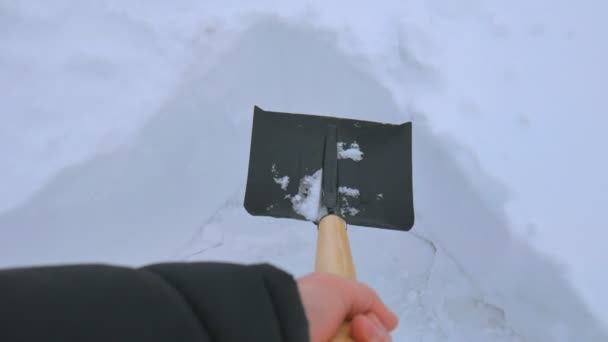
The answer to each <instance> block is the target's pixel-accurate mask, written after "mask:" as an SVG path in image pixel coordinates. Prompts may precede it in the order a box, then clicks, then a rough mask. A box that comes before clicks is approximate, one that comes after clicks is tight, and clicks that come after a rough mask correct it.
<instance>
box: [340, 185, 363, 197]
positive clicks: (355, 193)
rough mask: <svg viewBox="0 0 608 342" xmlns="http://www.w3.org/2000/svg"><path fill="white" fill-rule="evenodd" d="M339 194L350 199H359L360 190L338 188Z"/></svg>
mask: <svg viewBox="0 0 608 342" xmlns="http://www.w3.org/2000/svg"><path fill="white" fill-rule="evenodd" d="M338 192H340V193H341V194H342V195H345V196H350V197H355V198H357V197H359V189H353V188H349V187H347V186H341V187H339V188H338Z"/></svg>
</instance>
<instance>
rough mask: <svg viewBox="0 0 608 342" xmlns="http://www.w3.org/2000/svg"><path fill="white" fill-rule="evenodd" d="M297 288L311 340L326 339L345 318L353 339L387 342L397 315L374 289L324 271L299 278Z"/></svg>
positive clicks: (312, 341)
mask: <svg viewBox="0 0 608 342" xmlns="http://www.w3.org/2000/svg"><path fill="white" fill-rule="evenodd" d="M297 283H298V288H299V290H300V297H301V298H302V302H303V304H304V311H306V317H307V318H308V322H309V331H310V338H311V342H327V341H328V340H329V339H331V338H332V337H334V335H335V334H336V332H337V331H338V328H339V327H340V326H341V325H342V323H343V322H344V321H346V320H350V321H351V330H350V335H351V337H352V338H353V339H354V340H355V341H357V342H368V341H369V342H376V341H377V342H390V341H392V339H391V337H390V335H389V332H390V331H392V330H394V329H395V327H397V324H398V318H397V316H396V315H395V314H394V313H393V312H392V311H390V310H389V309H388V308H387V307H386V305H385V304H384V303H383V302H382V300H381V299H380V297H378V295H377V294H376V292H375V291H374V290H372V289H371V288H369V287H367V286H365V285H364V284H362V283H360V282H358V281H356V280H350V279H346V278H342V277H339V276H335V275H332V274H328V273H312V274H309V275H307V276H304V277H302V278H299V279H298V281H297Z"/></svg>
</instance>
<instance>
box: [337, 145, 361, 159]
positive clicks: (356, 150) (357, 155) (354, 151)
mask: <svg viewBox="0 0 608 342" xmlns="http://www.w3.org/2000/svg"><path fill="white" fill-rule="evenodd" d="M344 145H345V143H344V142H338V159H352V160H354V161H361V160H363V152H362V151H361V149H360V147H359V144H357V142H354V143H352V144H350V146H348V149H346V150H345V149H344Z"/></svg>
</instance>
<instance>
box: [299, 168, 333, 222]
mask: <svg viewBox="0 0 608 342" xmlns="http://www.w3.org/2000/svg"><path fill="white" fill-rule="evenodd" d="M322 181H323V169H319V170H317V171H315V173H313V174H312V175H308V176H304V177H303V178H302V179H301V180H300V186H299V188H298V193H297V194H295V195H293V196H291V203H292V204H293V211H295V212H296V213H298V214H299V215H302V216H304V217H305V218H306V219H307V220H309V221H313V222H317V221H319V220H320V219H321V218H322V217H323V216H325V215H327V208H325V207H323V206H322V205H321V184H322Z"/></svg>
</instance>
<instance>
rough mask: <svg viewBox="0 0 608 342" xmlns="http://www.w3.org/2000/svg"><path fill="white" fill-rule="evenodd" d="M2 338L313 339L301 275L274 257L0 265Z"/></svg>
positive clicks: (227, 341) (239, 341)
mask: <svg viewBox="0 0 608 342" xmlns="http://www.w3.org/2000/svg"><path fill="white" fill-rule="evenodd" d="M0 341H3V342H9V341H24V342H29V341H32V342H33V341H36V342H38V341H81V342H88V341H100V342H101V341H103V342H108V341H128V342H137V341H145V342H156V341H172V342H173V341H175V342H180V341H181V342H195V341H196V342H206V341H209V342H243V341H263V342H275V341H276V342H279V341H285V342H308V341H309V337H308V323H307V320H306V316H305V314H304V309H303V306H302V303H301V300H300V296H299V292H298V289H297V286H296V283H295V281H294V279H293V277H292V276H290V275H289V274H287V273H285V272H283V271H281V270H279V269H277V268H275V267H273V266H270V265H267V264H262V265H251V266H244V265H236V264H225V263H173V264H157V265H151V266H146V267H143V268H140V269H131V268H124V267H115V266H105V265H74V266H54V267H38V268H22V269H10V270H4V271H0Z"/></svg>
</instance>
